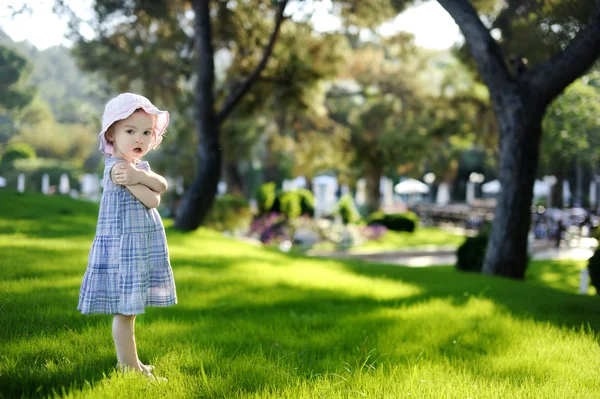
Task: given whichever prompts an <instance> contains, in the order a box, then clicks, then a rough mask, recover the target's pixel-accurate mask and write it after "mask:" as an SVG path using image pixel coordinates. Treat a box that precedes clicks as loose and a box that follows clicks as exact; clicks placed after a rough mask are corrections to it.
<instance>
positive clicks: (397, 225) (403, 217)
mask: <svg viewBox="0 0 600 399" xmlns="http://www.w3.org/2000/svg"><path fill="white" fill-rule="evenodd" d="M418 223H419V217H418V216H417V215H416V214H415V213H414V212H405V213H383V212H381V211H379V212H375V213H373V214H371V216H369V220H368V224H369V225H370V226H371V225H374V224H380V225H382V226H385V227H387V228H388V229H389V230H393V231H408V232H410V233H412V232H414V231H415V229H416V227H417V225H418Z"/></svg>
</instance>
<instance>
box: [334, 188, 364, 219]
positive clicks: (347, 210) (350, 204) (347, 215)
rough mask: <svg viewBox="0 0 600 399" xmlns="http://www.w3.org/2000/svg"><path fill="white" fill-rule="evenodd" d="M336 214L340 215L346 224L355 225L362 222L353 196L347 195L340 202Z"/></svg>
mask: <svg viewBox="0 0 600 399" xmlns="http://www.w3.org/2000/svg"><path fill="white" fill-rule="evenodd" d="M334 213H335V214H337V215H340V217H341V218H342V222H344V224H349V223H355V222H358V221H359V220H360V214H359V213H358V211H357V210H356V206H355V204H354V199H353V198H352V195H350V194H345V195H343V196H342V197H341V198H340V200H339V201H338V203H337V205H336V209H335V212H334Z"/></svg>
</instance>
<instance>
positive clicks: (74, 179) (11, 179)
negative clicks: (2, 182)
mask: <svg viewBox="0 0 600 399" xmlns="http://www.w3.org/2000/svg"><path fill="white" fill-rule="evenodd" d="M21 173H23V174H24V175H25V190H27V191H34V192H41V188H42V176H43V175H44V174H48V177H49V179H50V185H51V186H52V185H53V186H56V188H57V190H58V184H59V183H60V177H61V176H62V175H63V174H66V175H67V176H68V177H69V185H70V187H71V188H72V189H75V190H79V189H80V183H79V178H80V176H81V170H80V169H79V168H77V167H76V166H74V165H73V164H71V163H69V162H63V161H59V160H57V159H44V158H29V159H19V160H16V161H15V162H14V163H13V168H12V169H11V170H10V171H9V172H8V173H6V176H5V177H6V180H7V182H6V184H7V186H8V187H13V188H15V187H17V178H18V176H19V174H21Z"/></svg>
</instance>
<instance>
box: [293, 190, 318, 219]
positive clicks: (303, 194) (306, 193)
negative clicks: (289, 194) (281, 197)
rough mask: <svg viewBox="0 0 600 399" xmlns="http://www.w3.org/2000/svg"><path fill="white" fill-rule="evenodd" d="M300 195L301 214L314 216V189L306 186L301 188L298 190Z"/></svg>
mask: <svg viewBox="0 0 600 399" xmlns="http://www.w3.org/2000/svg"><path fill="white" fill-rule="evenodd" d="M296 193H297V194H298V197H300V214H301V215H308V216H314V215H315V196H314V195H313V193H312V191H310V190H307V189H305V188H299V189H297V190H296Z"/></svg>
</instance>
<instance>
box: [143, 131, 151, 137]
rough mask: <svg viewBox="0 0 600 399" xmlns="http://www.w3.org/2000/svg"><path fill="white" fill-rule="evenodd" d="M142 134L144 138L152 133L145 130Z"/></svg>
mask: <svg viewBox="0 0 600 399" xmlns="http://www.w3.org/2000/svg"><path fill="white" fill-rule="evenodd" d="M144 134H145V135H146V136H150V135H151V134H152V132H150V131H148V130H146V131H145V132H144Z"/></svg>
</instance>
